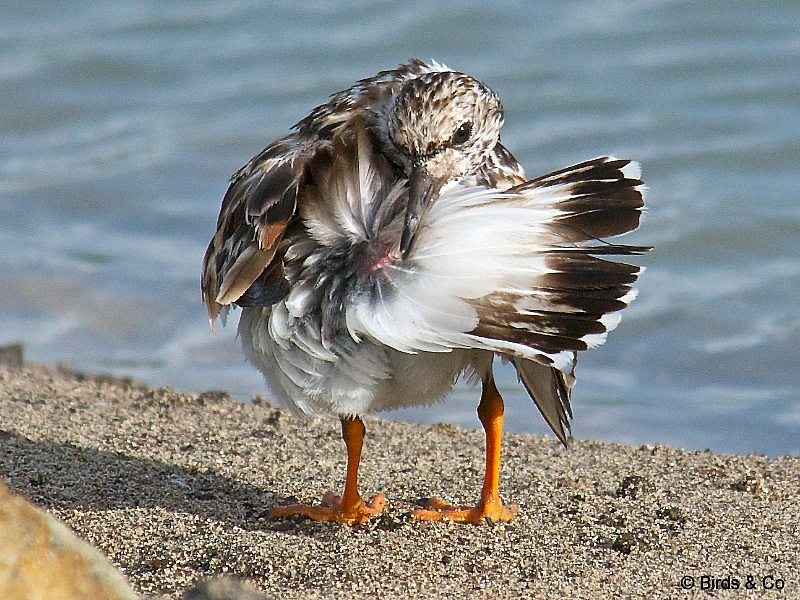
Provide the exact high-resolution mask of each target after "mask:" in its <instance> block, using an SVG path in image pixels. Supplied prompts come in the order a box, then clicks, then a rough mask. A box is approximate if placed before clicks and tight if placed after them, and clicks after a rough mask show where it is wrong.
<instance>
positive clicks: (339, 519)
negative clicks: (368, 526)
mask: <svg viewBox="0 0 800 600" xmlns="http://www.w3.org/2000/svg"><path fill="white" fill-rule="evenodd" d="M384 506H386V498H385V497H384V495H383V494H378V495H377V496H374V497H373V498H372V499H371V500H370V501H369V502H368V503H367V502H364V501H363V500H362V499H361V497H360V496H359V497H356V499H355V500H354V501H350V502H346V503H345V502H342V497H341V496H338V495H337V494H334V493H333V492H327V493H326V494H325V495H324V496H323V497H322V503H321V504H320V506H310V505H308V504H287V505H285V506H276V507H275V508H273V509H272V510H271V511H269V515H268V517H267V518H269V519H285V518H286V517H294V516H298V515H300V516H303V517H308V518H309V519H312V520H314V521H334V522H336V523H343V524H345V525H356V524H358V523H366V522H367V521H369V520H370V519H372V518H373V517H377V516H378V515H379V514H381V513H382V512H383V507H384Z"/></svg>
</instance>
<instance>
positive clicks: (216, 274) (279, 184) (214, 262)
mask: <svg viewBox="0 0 800 600" xmlns="http://www.w3.org/2000/svg"><path fill="white" fill-rule="evenodd" d="M324 144H325V142H323V141H320V140H313V141H305V143H303V142H301V141H299V140H298V139H296V138H295V137H294V136H287V137H284V138H281V139H279V140H276V141H275V142H273V143H272V144H270V145H269V146H267V147H266V148H265V149H264V150H262V151H261V152H260V153H259V154H257V155H256V156H255V157H253V159H252V160H250V162H249V163H247V165H245V166H244V167H242V168H241V169H239V171H237V172H236V174H235V175H234V176H233V178H232V179H231V184H230V186H229V187H228V191H227V192H226V193H225V197H224V198H223V200H222V207H221V209H220V213H219V218H218V219H217V231H216V233H215V234H214V237H213V238H212V239H211V242H210V243H209V245H208V249H207V250H206V254H205V259H204V261H203V275H202V282H201V287H202V291H203V302H204V303H205V305H206V307H207V309H208V314H209V317H210V319H211V321H212V323H213V321H214V320H215V319H216V317H217V315H218V314H219V312H220V310H221V308H222V307H223V306H224V305H227V304H231V303H233V302H236V301H237V300H238V299H239V298H240V297H241V296H242V294H244V293H245V292H246V291H247V290H248V288H249V287H250V286H251V285H252V284H253V282H254V281H256V280H257V279H258V278H259V277H260V276H261V275H262V273H263V272H264V271H265V270H266V269H267V268H268V267H269V265H270V263H271V262H272V261H273V260H274V259H275V256H276V250H277V247H278V244H279V242H280V240H281V237H282V236H283V233H284V231H285V230H286V227H287V226H288V225H289V222H290V221H291V220H292V218H293V217H294V215H295V213H296V210H297V195H298V190H299V187H300V185H301V181H302V176H303V170H304V165H305V163H306V161H307V160H308V157H309V156H311V155H313V154H314V152H315V151H316V149H317V148H318V147H319V146H320V145H324Z"/></svg>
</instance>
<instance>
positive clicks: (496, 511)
mask: <svg viewBox="0 0 800 600" xmlns="http://www.w3.org/2000/svg"><path fill="white" fill-rule="evenodd" d="M426 506H427V508H418V509H416V510H414V512H413V513H412V519H414V520H415V521H452V522H454V523H474V524H479V523H489V524H493V523H508V522H509V521H511V519H513V518H514V515H516V514H517V511H518V510H519V507H518V506H517V505H516V504H511V505H509V506H503V504H502V503H501V502H500V500H499V499H496V500H489V501H487V502H481V503H480V504H479V505H478V506H475V507H463V506H453V505H452V504H447V503H446V502H444V501H443V500H439V499H438V498H431V499H430V500H428V501H427V502H426Z"/></svg>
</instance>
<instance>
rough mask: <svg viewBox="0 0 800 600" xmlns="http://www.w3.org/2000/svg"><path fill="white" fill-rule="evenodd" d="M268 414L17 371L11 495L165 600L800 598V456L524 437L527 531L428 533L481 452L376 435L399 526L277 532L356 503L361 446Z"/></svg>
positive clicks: (5, 449) (368, 474) (63, 373)
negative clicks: (351, 462) (204, 598)
mask: <svg viewBox="0 0 800 600" xmlns="http://www.w3.org/2000/svg"><path fill="white" fill-rule="evenodd" d="M256 400H257V401H255V402H253V403H249V404H243V403H240V402H236V401H233V400H231V399H229V398H228V397H227V395H226V394H225V393H222V392H206V393H203V394H200V395H190V394H183V393H177V392H174V391H172V390H170V389H151V388H148V387H147V386H144V385H140V384H138V383H136V382H133V381H128V380H121V379H115V378H110V377H84V376H80V375H76V374H74V373H71V372H69V371H68V370H65V369H57V368H46V367H40V366H17V367H16V368H15V367H14V366H13V365H12V366H6V367H0V478H2V479H3V480H5V481H6V483H7V484H8V485H9V487H10V488H11V489H12V490H13V491H14V492H16V493H17V494H20V495H22V496H24V497H25V498H27V499H28V500H30V501H32V502H33V503H34V504H36V505H37V506H39V507H41V508H43V509H45V510H46V511H48V512H49V513H50V514H52V515H54V516H56V517H58V518H59V519H61V520H63V521H64V522H65V523H66V524H67V525H68V526H69V527H71V528H72V529H73V530H74V531H75V532H76V533H77V535H78V536H80V537H81V538H83V539H84V540H86V541H88V542H89V543H90V544H92V545H94V546H96V547H97V548H99V549H100V550H101V551H102V552H103V553H105V554H106V555H107V556H108V557H109V558H110V560H111V561H112V562H113V563H114V564H115V565H116V566H118V567H119V568H120V570H121V571H122V572H123V574H124V575H125V577H126V578H127V579H128V581H129V582H130V583H131V585H132V586H133V588H134V590H136V591H137V592H138V593H139V594H142V595H144V596H145V597H152V598H180V597H181V596H182V594H183V593H184V590H185V589H186V587H187V586H189V585H191V584H193V583H194V582H196V581H197V580H200V579H203V578H208V577H213V576H218V575H231V576H236V577H239V578H242V579H245V580H247V581H249V582H250V583H252V584H253V585H254V586H255V587H257V588H258V589H260V590H261V591H262V592H263V593H264V595H265V597H267V598H278V597H280V598H344V597H346V598H515V599H516V598H558V597H563V598H605V597H608V598H611V597H614V598H644V597H648V598H684V597H686V598H689V597H696V596H698V595H700V594H699V592H700V591H701V590H703V588H705V591H707V592H708V597H732V598H733V597H735V598H745V597H800V525H798V523H800V458H797V457H784V458H775V459H768V458H766V457H764V456H758V455H747V456H737V455H721V454H715V453H711V452H687V451H683V450H680V449H673V448H668V447H663V446H641V447H628V446H622V445H616V444H609V443H603V442H594V441H586V440H573V442H572V444H571V447H570V448H569V449H568V450H565V449H564V448H562V447H561V446H560V445H559V444H558V443H557V442H556V441H555V440H554V439H553V438H541V437H535V436H531V435H508V436H506V438H505V439H504V446H503V465H502V474H501V490H502V493H503V498H504V500H505V501H506V502H509V503H511V502H513V503H517V504H519V507H520V510H519V514H518V515H517V517H516V519H515V520H514V521H513V522H512V523H510V524H508V525H494V526H491V525H488V524H487V525H482V526H463V525H453V524H435V523H414V522H410V521H409V513H410V510H411V509H412V508H413V507H414V506H416V505H417V503H418V502H419V499H420V498H424V497H430V496H438V497H442V498H444V499H447V500H449V501H454V502H457V503H471V502H474V500H475V499H476V498H477V494H478V491H479V489H480V485H481V477H482V468H483V433H482V432H480V431H470V430H466V429H461V428H458V427H454V426H449V425H435V426H420V425H409V424H402V423H395V422H390V421H386V420H381V419H368V420H366V425H367V438H366V440H365V446H364V454H363V458H362V464H361V491H362V494H364V495H365V496H371V495H372V494H375V493H377V492H383V493H384V494H386V497H387V500H388V508H387V511H386V513H385V514H384V515H383V516H382V517H380V518H378V519H376V520H374V521H373V522H371V523H369V524H367V525H363V526H359V527H355V528H350V527H345V526H339V525H333V524H324V523H313V522H310V521H307V520H302V519H299V518H298V519H293V520H288V521H278V522H275V521H268V520H266V519H265V518H264V516H265V514H266V511H268V510H269V509H270V508H271V507H273V506H275V505H277V504H281V503H285V502H288V501H297V500H299V501H303V502H313V501H316V500H317V499H318V498H319V497H320V496H321V495H322V494H323V493H324V492H325V491H326V490H328V489H333V490H337V491H338V490H339V489H340V487H341V485H342V481H343V477H344V459H345V456H344V447H343V444H342V442H341V439H340V437H339V433H340V431H339V423H338V421H337V420H336V419H335V418H314V419H309V420H300V419H297V418H295V417H293V416H290V415H289V414H288V413H286V412H283V411H281V410H279V409H277V408H275V407H273V406H271V405H269V404H268V403H267V402H266V401H263V400H259V399H256ZM531 410H535V409H534V408H533V406H532V407H531ZM577 418H580V415H577ZM751 586H752V587H751ZM770 586H772V588H770ZM781 586H782V588H783V589H776V588H779V587H781ZM727 587H732V588H734V587H735V588H737V589H731V590H728V589H726V588H727ZM765 587H767V588H770V589H766V590H765V589H764V588H765Z"/></svg>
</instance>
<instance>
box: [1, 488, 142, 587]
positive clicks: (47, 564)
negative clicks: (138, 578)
mask: <svg viewBox="0 0 800 600" xmlns="http://www.w3.org/2000/svg"><path fill="white" fill-rule="evenodd" d="M0 598H9V599H11V598H20V599H22V598H24V599H25V600H85V599H87V598H103V599H107V600H128V599H130V600H134V599H136V598H138V596H137V595H136V594H135V593H134V592H133V590H132V589H131V588H130V587H129V586H128V583H127V582H126V581H125V578H124V577H123V576H122V574H121V573H120V572H119V571H118V570H117V569H116V568H115V567H114V566H113V565H112V564H111V563H110V562H109V560H108V559H107V558H106V557H105V556H103V554H101V553H100V551H99V550H96V549H95V548H92V547H91V546H90V545H89V544H87V543H86V542H84V541H83V540H81V539H80V538H78V537H77V536H76V535H75V534H74V533H73V532H72V531H71V530H70V529H69V528H67V526H66V525H64V524H63V523H61V522H60V521H58V520H56V519H55V518H53V517H52V516H50V515H49V514H47V513H46V512H44V511H43V510H40V509H38V508H36V507H35V506H33V505H32V504H31V503H29V502H28V501H26V500H25V499H24V498H22V497H20V496H16V495H14V494H12V493H11V492H10V491H9V489H8V487H6V485H5V483H3V482H2V481H0Z"/></svg>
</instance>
